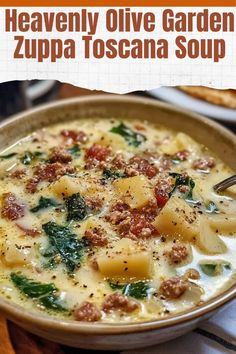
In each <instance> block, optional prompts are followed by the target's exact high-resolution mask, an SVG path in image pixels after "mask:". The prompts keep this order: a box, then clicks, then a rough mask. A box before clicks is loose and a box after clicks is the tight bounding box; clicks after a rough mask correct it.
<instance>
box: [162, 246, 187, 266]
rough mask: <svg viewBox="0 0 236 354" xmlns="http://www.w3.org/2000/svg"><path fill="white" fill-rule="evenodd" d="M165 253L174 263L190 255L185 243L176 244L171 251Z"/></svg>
mask: <svg viewBox="0 0 236 354" xmlns="http://www.w3.org/2000/svg"><path fill="white" fill-rule="evenodd" d="M165 255H167V256H168V258H169V260H170V261H171V262H172V263H176V264H178V263H181V262H182V261H183V260H185V259H186V258H187V257H188V250H187V247H186V246H184V245H174V246H173V247H172V249H171V250H170V251H168V252H165Z"/></svg>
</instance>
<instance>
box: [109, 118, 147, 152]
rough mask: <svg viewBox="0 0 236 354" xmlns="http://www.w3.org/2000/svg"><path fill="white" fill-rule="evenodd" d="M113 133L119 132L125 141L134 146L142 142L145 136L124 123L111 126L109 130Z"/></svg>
mask: <svg viewBox="0 0 236 354" xmlns="http://www.w3.org/2000/svg"><path fill="white" fill-rule="evenodd" d="M110 131H111V132H112V133H114V134H119V135H121V136H123V138H124V139H125V140H126V141H127V143H128V144H129V145H133V146H135V147H137V146H139V145H140V144H142V143H143V142H144V141H146V140H147V138H146V137H145V136H144V135H143V134H140V133H136V132H134V131H133V130H132V129H130V128H128V127H127V126H126V125H125V124H124V123H120V124H119V125H118V126H117V127H113V128H112V129H111V130H110Z"/></svg>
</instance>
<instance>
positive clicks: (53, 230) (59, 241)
mask: <svg viewBox="0 0 236 354" xmlns="http://www.w3.org/2000/svg"><path fill="white" fill-rule="evenodd" d="M42 228H43V230H44V232H45V233H46V235H47V236H48V239H49V244H48V248H47V249H46V251H45V252H44V253H43V256H44V257H46V258H50V259H49V263H48V265H49V266H51V267H53V266H55V265H56V264H57V263H63V264H64V265H65V266H66V268H67V271H68V273H69V274H71V273H73V272H74V271H75V270H76V268H78V267H79V266H80V264H81V258H82V256H83V253H84V249H85V246H86V242H85V240H78V239H77V235H76V234H73V233H72V232H71V230H70V229H69V228H68V227H65V226H61V225H58V224H56V223H55V222H52V221H49V222H48V223H46V224H44V225H43V226H42Z"/></svg>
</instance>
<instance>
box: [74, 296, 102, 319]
mask: <svg viewBox="0 0 236 354" xmlns="http://www.w3.org/2000/svg"><path fill="white" fill-rule="evenodd" d="M101 317H102V314H101V311H100V310H99V309H98V308H97V306H96V305H94V304H92V303H91V302H88V301H85V302H83V303H82V304H81V305H80V307H78V308H77V309H75V311H74V318H75V320H76V321H85V322H96V321H99V320H100V319H101Z"/></svg>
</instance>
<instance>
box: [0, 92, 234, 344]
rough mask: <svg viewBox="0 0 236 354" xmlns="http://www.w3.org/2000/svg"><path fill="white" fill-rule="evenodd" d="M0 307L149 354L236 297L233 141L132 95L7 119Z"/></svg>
mask: <svg viewBox="0 0 236 354" xmlns="http://www.w3.org/2000/svg"><path fill="white" fill-rule="evenodd" d="M0 131H1V142H0V176H1V179H0V191H1V193H0V310H1V312H2V314H3V315H5V316H6V317H7V318H9V319H10V320H12V321H14V322H15V323H17V324H18V325H19V326H21V327H23V328H25V329H26V330H29V331H31V332H33V333H35V334H37V335H39V336H42V337H44V338H47V339H50V340H53V341H56V342H59V343H62V344H67V345H71V346H75V347H82V348H87V349H107V350H122V349H129V348H139V347H145V346H150V345H154V344H156V343H160V342H163V341H166V340H169V339H172V338H174V337H177V336H179V335H182V334H184V333H186V332H187V331H190V330H191V329H193V328H195V327H196V326H197V324H198V323H199V321H202V320H203V319H207V318H209V317H210V316H211V315H212V314H213V313H215V312H216V311H217V310H218V309H219V308H221V307H222V306H223V305H224V304H226V303H228V302H229V301H230V300H231V299H233V298H234V297H235V293H236V286H235V284H236V260H235V253H236V237H235V234H236V217H235V211H236V190H235V188H233V187H231V188H230V189H228V190H227V191H225V192H223V193H221V194H217V193H215V192H214V190H213V186H214V184H216V183H217V182H219V181H221V180H223V179H224V178H226V177H228V176H230V175H232V174H233V171H235V169H236V161H235V148H236V140H235V137H234V135H233V134H232V133H230V132H229V131H227V130H226V129H225V128H222V127H221V126H220V125H218V124H217V123H214V122H212V121H209V120H207V119H206V118H203V117H200V116H198V115H196V114H193V113H190V112H187V111H184V110H182V109H177V108H174V107H171V106H169V105H167V104H164V103H160V102H156V101H154V100H150V99H145V98H142V99H141V98H135V97H132V96H128V97H124V96H97V97H88V98H76V99H70V100H65V101H60V102H57V103H53V104H49V105H44V106H41V107H39V108H36V109H33V110H30V111H27V112H24V113H22V114H19V115H17V116H15V117H13V118H11V119H10V120H7V121H6V122H4V123H3V124H2V125H1V127H0Z"/></svg>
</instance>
